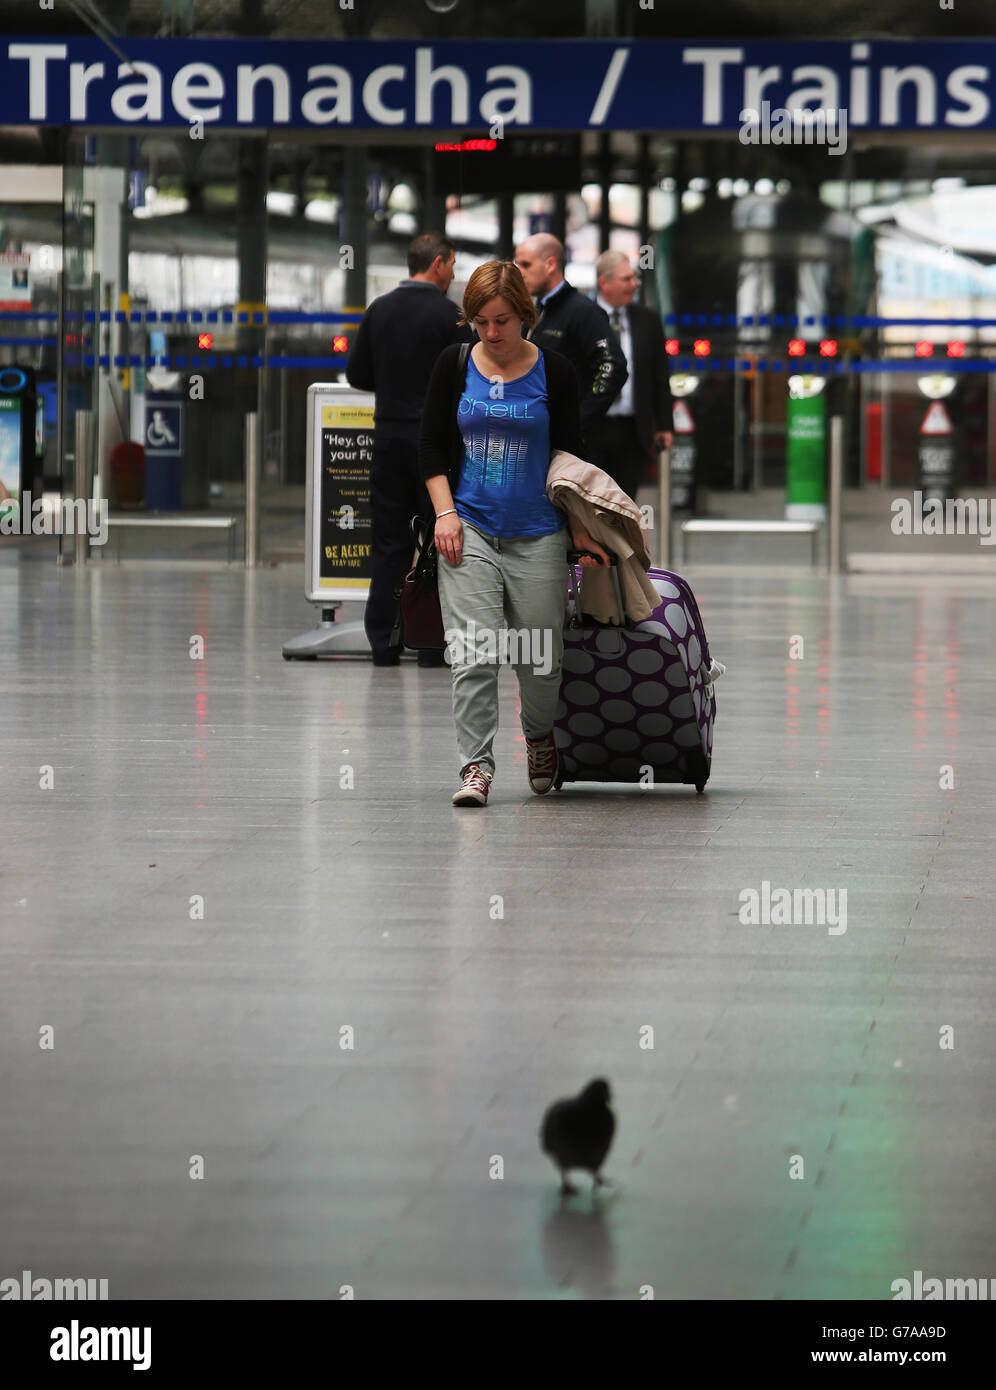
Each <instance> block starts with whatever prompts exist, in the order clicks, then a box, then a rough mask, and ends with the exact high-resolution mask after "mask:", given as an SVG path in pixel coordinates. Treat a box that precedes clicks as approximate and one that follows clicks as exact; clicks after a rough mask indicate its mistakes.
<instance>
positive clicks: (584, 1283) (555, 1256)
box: [543, 1197, 616, 1298]
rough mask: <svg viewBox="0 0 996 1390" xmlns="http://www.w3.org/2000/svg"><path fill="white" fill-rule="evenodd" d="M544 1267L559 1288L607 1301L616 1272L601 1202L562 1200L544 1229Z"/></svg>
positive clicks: (603, 1206) (562, 1198)
mask: <svg viewBox="0 0 996 1390" xmlns="http://www.w3.org/2000/svg"><path fill="white" fill-rule="evenodd" d="M543 1266H544V1268H545V1269H546V1272H547V1274H548V1275H549V1277H550V1278H551V1280H552V1281H553V1282H554V1283H555V1284H556V1285H557V1287H558V1288H562V1289H571V1288H576V1289H580V1290H581V1292H582V1293H583V1294H584V1296H585V1297H586V1298H608V1297H609V1296H610V1292H611V1285H612V1280H613V1278H614V1276H615V1272H616V1252H615V1245H614V1243H613V1240H612V1228H611V1226H610V1225H609V1223H608V1221H607V1220H606V1207H605V1203H603V1202H597V1201H593V1202H587V1201H585V1202H584V1203H579V1202H577V1201H572V1200H571V1199H570V1198H568V1197H561V1199H560V1202H559V1205H558V1206H557V1208H556V1209H555V1210H554V1211H553V1212H551V1214H550V1218H549V1220H548V1221H547V1223H546V1225H545V1226H544V1227H543Z"/></svg>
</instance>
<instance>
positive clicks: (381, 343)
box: [346, 232, 472, 666]
mask: <svg viewBox="0 0 996 1390" xmlns="http://www.w3.org/2000/svg"><path fill="white" fill-rule="evenodd" d="M454 258H455V252H454V248H453V243H452V242H451V241H448V240H447V239H446V237H444V236H441V235H440V234H439V233H438V232H423V233H422V234H421V236H417V237H416V238H415V240H414V241H413V242H412V243H411V245H410V246H409V247H408V275H409V278H408V279H407V280H402V281H401V283H400V285H399V286H398V287H397V289H394V290H390V291H389V292H388V293H387V294H382V295H381V296H380V298H379V299H375V300H374V301H373V303H372V304H371V305H370V307H369V308H368V309H367V311H366V313H365V314H364V316H363V319H362V320H361V322H360V327H359V331H358V332H357V334H356V341H355V342H354V343H353V347H352V351H351V352H350V354H349V361H348V363H347V365H346V380H347V381H348V382H349V384H350V386H355V387H356V388H357V389H358V390H360V391H373V392H375V393H376V398H377V399H376V406H375V409H374V457H373V469H372V471H371V476H370V506H371V521H372V526H371V531H372V535H371V540H372V543H373V557H372V559H373V564H372V571H373V572H372V575H371V579H370V596H369V598H368V599H367V606H366V611H365V613H364V625H365V627H366V634H367V637H368V639H369V641H370V649H371V652H372V654H373V664H374V665H375V666H397V665H398V664H399V662H400V661H401V648H400V647H397V646H392V645H391V634H392V629H393V628H394V623H395V619H396V617H397V612H398V601H397V599H396V598H395V592H396V590H397V588H398V586H399V584H400V583H401V581H402V580H403V579H404V577H405V575H406V573H407V572H408V570H409V568H410V567H411V559H412V538H411V532H410V530H409V526H410V523H411V519H412V517H413V516H423V517H431V516H432V514H433V513H432V504H431V503H430V501H429V494H428V493H427V492H426V490H425V486H424V484H423V483H422V479H421V476H420V474H419V471H418V435H419V423H420V421H421V418H422V402H423V401H424V399H425V391H426V387H427V386H428V384H429V377H430V376H431V374H432V368H433V366H434V365H435V362H436V358H437V357H438V356H439V354H440V353H441V352H442V350H443V348H444V347H447V346H448V345H449V344H450V343H461V342H469V341H471V337H472V334H471V331H470V330H469V329H467V328H460V327H458V326H457V320H458V319H459V317H460V309H459V307H458V306H457V305H456V304H454V303H453V301H452V300H450V299H447V297H446V292H447V290H448V289H449V287H450V285H451V284H452V283H453V263H454ZM418 664H419V665H420V666H439V665H442V664H444V663H443V658H442V656H441V655H436V654H434V653H430V652H419V655H418Z"/></svg>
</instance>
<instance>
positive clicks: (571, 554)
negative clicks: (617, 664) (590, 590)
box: [567, 550, 626, 656]
mask: <svg viewBox="0 0 996 1390" xmlns="http://www.w3.org/2000/svg"><path fill="white" fill-rule="evenodd" d="M582 555H591V557H592V559H593V560H599V563H600V567H601V568H602V569H604V568H605V566H604V565H602V564H601V558H600V556H598V555H595V554H593V553H592V551H590V550H569V551H568V552H567V573H568V575H569V576H570V588H571V594H572V596H573V598H574V624H572V626H574V625H575V624H576V625H577V626H578V627H579V628H582V629H583V627H584V624H583V622H582V621H581V592H580V589H579V587H578V582H577V575H576V573H575V569H574V567H575V565H576V564H577V563H578V561H579V560H580V559H581V556H582ZM609 568H610V569H611V570H612V581H613V584H614V586H615V591H616V603H617V604H618V606H619V618H620V622H621V624H622V627H618V628H616V629H615V631H616V632H617V633H618V634H619V650H618V651H617V652H616V653H615V654H616V655H617V656H621V655H622V653H623V651H625V649H626V639H625V638H624V637H623V635H622V628H623V627H625V625H626V607H625V604H624V603H623V596H622V585H621V584H620V583H619V556H618V555H615V554H613V553H612V552H611V551H610V552H609ZM583 640H584V639H583V638H582V643H583Z"/></svg>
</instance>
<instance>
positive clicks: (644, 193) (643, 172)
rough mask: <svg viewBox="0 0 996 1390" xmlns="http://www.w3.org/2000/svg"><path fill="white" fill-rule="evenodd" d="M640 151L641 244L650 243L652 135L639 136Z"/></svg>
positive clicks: (638, 176) (638, 170)
mask: <svg viewBox="0 0 996 1390" xmlns="http://www.w3.org/2000/svg"><path fill="white" fill-rule="evenodd" d="M638 139H639V147H640V153H639V158H638V162H637V166H636V167H637V176H636V179H637V183H638V184H639V187H640V245H641V246H648V245H649V244H650V136H649V135H641V136H639V137H638Z"/></svg>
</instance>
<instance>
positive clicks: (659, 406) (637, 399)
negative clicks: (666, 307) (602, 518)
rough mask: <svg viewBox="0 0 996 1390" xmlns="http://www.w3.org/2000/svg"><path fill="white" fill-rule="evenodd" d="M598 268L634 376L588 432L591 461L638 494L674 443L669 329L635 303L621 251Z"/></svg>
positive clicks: (605, 256)
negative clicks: (651, 464) (653, 463)
mask: <svg viewBox="0 0 996 1390" xmlns="http://www.w3.org/2000/svg"><path fill="white" fill-rule="evenodd" d="M595 272H596V274H597V276H598V301H597V302H598V304H599V305H600V306H601V307H602V308H603V309H604V310H605V312H606V313H607V314H608V316H609V322H610V323H611V324H612V327H613V329H614V330H615V334H616V337H617V338H618V339H619V342H620V344H621V345H622V350H623V354H624V356H625V358H626V363H627V366H628V368H629V377H628V379H627V381H626V383H625V385H624V386H623V389H622V391H621V392H620V393H619V395H618V397H617V398H616V400H615V401H614V402H613V404H612V405H611V406H610V407H609V410H608V412H607V414H606V415H605V416H603V418H602V419H601V420H599V421H598V422H597V423H596V424H594V425H592V426H591V428H590V429H589V430H588V432H587V443H588V460H589V462H591V463H595V464H597V465H598V467H599V468H602V469H604V470H605V472H606V473H608V474H610V476H611V477H613V478H615V480H616V482H617V483H618V484H619V486H620V487H621V488H622V490H623V492H625V493H626V494H627V495H628V496H629V497H632V498H635V497H636V494H637V491H638V489H639V488H640V486H641V484H642V482H643V474H644V469H645V466H646V463H647V460H648V459H650V458H652V457H654V456H655V455H656V454H657V453H658V451H659V450H660V449H669V448H670V447H671V433H672V422H671V406H672V400H671V387H670V385H669V383H668V360H667V352H666V350H665V347H664V329H663V327H662V326H661V321H660V318H659V316H658V315H657V312H656V311H655V310H654V309H651V308H649V307H647V306H644V305H639V304H634V303H633V296H634V295H635V294H636V287H637V284H638V278H637V274H636V271H635V270H634V269H633V267H632V266H631V265H630V263H629V260H628V258H627V257H626V256H624V255H623V253H622V252H621V251H605V252H603V253H602V255H601V256H599V258H598V261H597V263H596V266H595Z"/></svg>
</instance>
